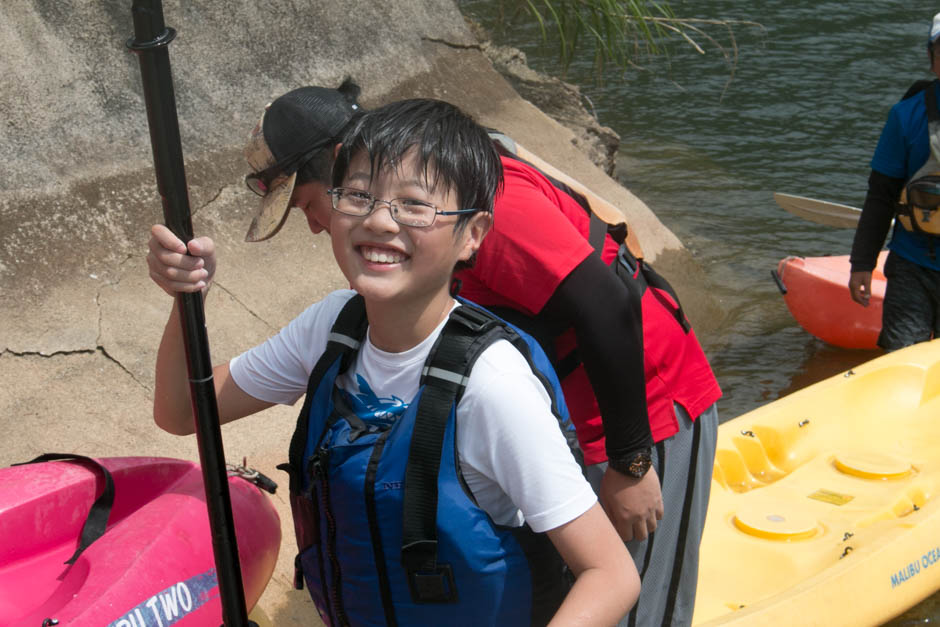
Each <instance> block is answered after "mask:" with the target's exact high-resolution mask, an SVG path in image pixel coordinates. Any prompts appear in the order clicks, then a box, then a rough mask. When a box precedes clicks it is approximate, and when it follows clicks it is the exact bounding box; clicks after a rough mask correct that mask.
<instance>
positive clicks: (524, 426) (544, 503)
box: [230, 290, 597, 532]
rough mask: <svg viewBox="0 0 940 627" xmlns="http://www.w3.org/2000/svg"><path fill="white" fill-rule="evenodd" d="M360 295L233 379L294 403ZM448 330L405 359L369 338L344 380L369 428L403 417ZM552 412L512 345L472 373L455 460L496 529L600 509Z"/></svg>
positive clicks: (551, 524) (234, 370)
mask: <svg viewBox="0 0 940 627" xmlns="http://www.w3.org/2000/svg"><path fill="white" fill-rule="evenodd" d="M353 294H354V292H352V291H351V290H340V291H337V292H333V293H331V294H329V295H328V296H327V297H326V298H325V299H323V300H322V301H320V302H318V303H316V304H314V305H311V306H310V307H309V308H307V309H306V311H304V312H303V313H302V314H300V315H299V316H298V317H297V318H295V319H294V320H293V321H291V322H290V323H289V324H288V325H287V326H286V327H284V328H283V329H281V331H280V332H279V333H278V334H277V335H275V336H273V337H271V338H270V339H268V340H267V341H266V342H265V343H263V344H260V345H258V346H256V347H254V348H252V349H251V350H249V351H247V352H245V353H243V354H241V355H239V356H238V357H236V358H235V359H233V360H232V362H231V364H230V370H231V376H232V378H233V379H234V380H235V383H236V384H238V387H240V388H241V389H242V390H244V391H245V392H247V393H248V394H250V395H251V396H253V397H255V398H257V399H259V400H262V401H266V402H269V403H281V404H287V405H291V404H294V403H295V402H297V400H298V399H299V398H300V397H301V396H303V394H304V393H305V392H306V390H307V382H308V379H309V378H310V372H311V371H312V370H313V368H314V366H315V365H316V363H317V360H318V359H319V357H320V355H321V354H322V353H323V352H324V350H325V349H326V342H327V335H328V334H329V331H330V328H331V327H332V325H333V322H334V321H335V319H336V316H337V315H338V314H339V312H340V310H341V309H342V307H343V305H345V304H346V301H347V300H349V299H350V298H351V297H352V296H353ZM455 304H456V303H455ZM443 327H444V322H442V323H441V324H440V325H439V326H438V327H437V328H436V329H435V330H434V332H433V333H431V335H429V336H428V337H427V338H426V339H425V340H424V341H423V342H421V343H420V344H418V345H417V346H415V347H413V348H410V349H409V350H407V351H404V352H401V353H387V352H385V351H382V350H379V349H378V348H376V347H375V346H374V345H373V344H372V342H371V341H370V340H369V337H368V334H367V337H366V341H365V342H363V344H362V346H361V347H360V349H359V352H358V353H357V356H356V361H355V363H354V364H353V365H352V366H351V367H350V368H349V370H347V371H346V372H345V373H343V374H342V375H341V376H340V377H339V378H337V385H338V386H339V388H340V389H342V390H344V391H345V393H346V395H347V399H348V400H350V401H351V402H350V405H351V407H352V408H353V409H354V410H355V411H356V413H357V414H359V415H363V414H367V418H368V419H369V420H376V419H378V420H382V419H389V420H394V419H395V417H396V416H398V415H400V414H401V412H403V411H404V409H405V408H406V407H407V406H408V403H410V402H411V399H413V398H414V397H415V395H416V394H417V393H418V387H419V386H418V383H419V380H420V377H421V369H422V367H423V365H424V362H425V361H426V360H427V357H428V354H429V353H430V351H431V347H432V346H433V345H434V341H435V340H436V339H437V336H438V335H439V334H440V332H441V330H442V329H443ZM549 403H550V401H549V397H548V394H547V393H546V392H545V388H544V387H543V386H542V384H541V383H540V382H539V381H538V379H536V377H535V375H533V374H532V370H531V369H530V367H529V364H528V362H527V361H526V360H525V358H524V357H523V356H522V355H521V354H520V353H519V351H517V350H516V349H515V347H513V346H512V344H510V343H509V342H507V341H505V340H499V341H497V342H495V343H493V344H492V345H491V346H490V347H488V348H487V349H486V350H485V351H483V353H482V354H481V355H480V357H479V358H478V359H477V362H476V364H474V367H473V370H472V371H471V374H470V379H469V382H468V383H467V387H466V391H465V392H464V395H463V398H462V399H461V400H460V403H459V404H458V406H457V454H458V459H459V462H460V469H461V472H462V473H463V476H464V478H465V479H466V481H467V485H468V486H469V487H470V491H471V492H472V493H473V495H474V497H475V498H476V500H477V503H478V504H479V505H480V507H481V508H483V509H484V510H485V511H486V512H487V513H488V514H489V515H490V516H491V517H492V519H493V521H494V522H496V523H497V524H500V525H508V526H519V525H521V524H522V523H523V522H528V523H529V526H530V527H531V528H532V529H533V530H535V531H539V532H541V531H548V530H550V529H555V528H556V527H559V526H561V525H563V524H565V523H567V522H570V521H572V520H574V519H575V518H577V517H578V516H580V515H581V514H583V513H584V512H586V511H587V510H588V509H589V508H590V507H591V506H592V505H593V504H594V503H595V502H596V500H597V499H596V497H595V495H594V492H593V491H592V490H591V487H590V485H589V484H588V483H587V481H586V480H585V479H584V477H583V475H582V474H581V469H580V468H579V467H578V465H577V463H576V462H575V460H574V457H573V456H572V455H571V452H570V450H569V449H568V445H567V443H566V442H565V439H564V436H563V435H562V433H561V430H560V429H559V427H558V422H557V420H556V419H555V416H554V415H553V414H552V413H551V408H550V404H549Z"/></svg>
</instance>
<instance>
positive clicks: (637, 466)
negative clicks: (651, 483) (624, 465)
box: [629, 453, 653, 479]
mask: <svg viewBox="0 0 940 627" xmlns="http://www.w3.org/2000/svg"><path fill="white" fill-rule="evenodd" d="M652 464H653V458H652V457H650V456H649V454H647V453H640V454H639V455H637V456H636V457H634V458H633V461H631V462H630V466H629V472H630V474H631V475H633V476H634V477H636V478H638V479H639V478H640V477H642V476H644V475H645V474H646V473H647V472H648V471H649V469H650V466H651V465H652Z"/></svg>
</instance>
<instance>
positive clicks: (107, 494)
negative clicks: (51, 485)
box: [12, 453, 114, 564]
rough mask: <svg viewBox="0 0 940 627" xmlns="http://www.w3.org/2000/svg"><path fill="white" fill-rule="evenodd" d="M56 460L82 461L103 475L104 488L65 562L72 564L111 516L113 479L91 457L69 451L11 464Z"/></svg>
mask: <svg viewBox="0 0 940 627" xmlns="http://www.w3.org/2000/svg"><path fill="white" fill-rule="evenodd" d="M56 460H71V461H78V462H82V463H84V464H86V465H88V466H90V467H91V469H92V470H94V471H95V472H99V473H101V475H102V476H103V477H104V490H102V492H101V495H100V496H99V497H98V498H97V499H95V502H94V503H92V504H91V509H90V510H89V511H88V517H87V518H86V519H85V524H84V526H83V527H82V535H81V537H80V539H79V541H78V548H77V549H75V553H73V554H72V557H70V558H69V559H68V560H67V561H66V562H65V563H66V564H74V563H75V560H77V559H78V556H79V555H81V554H82V553H83V552H84V551H85V549H87V548H88V547H89V546H91V544H92V543H93V542H94V541H95V540H97V539H98V538H100V537H101V536H103V535H104V532H105V531H106V530H107V528H108V518H109V517H110V516H111V507H112V506H113V505H114V479H113V478H112V477H111V473H110V472H108V469H107V468H105V467H104V466H102V465H101V464H99V463H98V462H97V461H95V460H94V459H92V458H91V457H86V456H84V455H73V454H71V453H45V454H44V455H40V456H39V457H36V458H35V459H31V460H29V461H28V462H20V463H18V464H12V465H13V466H25V465H26V464H38V463H42V462H51V461H56Z"/></svg>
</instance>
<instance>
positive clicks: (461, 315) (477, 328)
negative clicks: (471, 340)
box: [450, 305, 497, 333]
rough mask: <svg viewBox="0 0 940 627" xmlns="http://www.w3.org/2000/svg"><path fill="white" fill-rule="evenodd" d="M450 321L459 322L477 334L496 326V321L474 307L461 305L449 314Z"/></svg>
mask: <svg viewBox="0 0 940 627" xmlns="http://www.w3.org/2000/svg"><path fill="white" fill-rule="evenodd" d="M450 318H451V320H454V321H456V322H459V323H460V324H462V325H463V326H465V327H467V328H468V329H470V330H471V331H473V332H475V333H479V332H481V331H484V330H486V329H488V328H489V327H491V326H494V325H495V324H497V321H496V320H495V319H494V318H493V317H492V316H489V315H487V314H486V313H485V312H482V311H479V310H478V309H476V308H474V307H468V306H466V305H461V306H460V307H457V308H456V309H454V310H453V311H452V312H451V313H450Z"/></svg>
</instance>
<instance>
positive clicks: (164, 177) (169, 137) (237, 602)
mask: <svg viewBox="0 0 940 627" xmlns="http://www.w3.org/2000/svg"><path fill="white" fill-rule="evenodd" d="M131 13H132V15H133V18H134V37H132V38H131V39H129V40H128V41H127V47H128V48H130V49H131V50H132V51H133V52H135V53H137V58H138V60H139V61H140V75H141V82H142V84H143V90H144V101H145V103H146V105H147V123H148V125H149V127H150V144H151V146H152V148H153V164H154V170H155V173H156V177H157V190H158V191H159V192H160V197H161V199H162V200H163V217H164V221H165V222H166V225H167V227H168V228H169V229H170V230H171V231H173V233H174V234H175V235H176V236H177V237H179V238H180V239H181V240H183V241H184V242H188V241H189V240H191V239H192V238H193V225H192V221H191V220H190V207H189V191H188V188H187V187H186V172H185V169H184V167H183V147H182V143H181V142H180V129H179V120H178V119H177V117H176V96H175V94H174V91H173V76H172V74H171V72H170V56H169V49H168V46H169V43H170V42H171V41H173V38H174V37H176V31H175V30H173V29H172V28H167V26H166V25H165V24H164V21H163V3H162V0H134V2H133V6H132V8H131ZM176 305H177V307H178V308H179V313H180V319H181V321H182V326H183V342H184V344H185V347H186V358H187V369H188V371H189V390H190V395H191V397H192V399H193V400H192V403H193V412H194V413H195V420H196V441H197V444H198V447H199V461H200V464H201V466H202V479H203V484H204V485H205V489H206V506H207V508H208V511H209V528H210V530H211V533H212V551H213V553H214V556H215V572H216V578H217V580H218V582H219V596H220V597H221V599H220V600H221V604H222V621H223V623H224V625H225V626H226V627H248V626H249V625H254V623H253V622H251V621H249V620H248V614H247V611H246V609H245V590H244V587H243V585H242V574H241V567H240V566H239V562H238V546H237V544H236V539H235V523H234V519H233V517H232V500H231V495H230V494H229V488H228V472H227V470H226V467H225V454H224V452H223V450H222V431H221V429H220V427H219V409H218V405H217V404H216V397H215V383H214V382H213V380H212V360H211V359H210V357H209V340H208V337H207V335H206V322H205V315H204V311H203V303H202V294H200V293H199V292H196V293H195V294H177V296H176Z"/></svg>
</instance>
